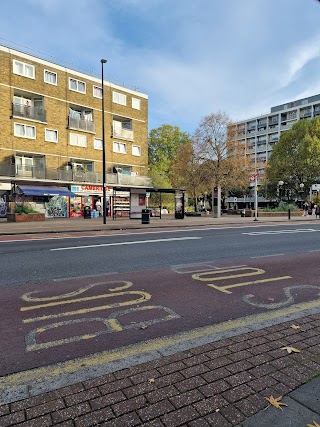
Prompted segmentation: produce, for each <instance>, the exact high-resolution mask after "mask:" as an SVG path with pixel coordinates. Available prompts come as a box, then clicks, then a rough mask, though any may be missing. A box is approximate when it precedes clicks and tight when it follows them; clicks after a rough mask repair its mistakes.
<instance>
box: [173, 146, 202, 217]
mask: <svg viewBox="0 0 320 427" xmlns="http://www.w3.org/2000/svg"><path fill="white" fill-rule="evenodd" d="M172 184H173V186H175V187H179V188H184V189H186V190H187V192H188V193H189V194H190V195H191V196H192V198H193V202H194V210H195V211H197V210H198V204H197V200H198V196H199V194H200V193H202V192H203V191H205V190H206V188H207V182H206V171H205V170H204V168H203V165H202V164H201V162H200V159H199V157H198V155H197V153H196V152H195V149H194V146H193V144H192V142H191V141H190V142H189V143H188V144H184V145H181V146H180V147H179V148H178V150H177V153H176V158H175V162H174V168H173V173H172Z"/></svg>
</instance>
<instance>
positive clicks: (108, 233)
mask: <svg viewBox="0 0 320 427" xmlns="http://www.w3.org/2000/svg"><path fill="white" fill-rule="evenodd" d="M281 225H283V224H259V225H243V224H241V225H237V226H223V225H221V226H218V227H207V226H203V227H200V228H180V229H178V228H177V229H174V230H164V229H160V228H161V225H160V226H159V228H158V229H156V230H154V231H143V232H141V231H140V229H137V230H136V231H135V232H128V233H117V231H118V230H106V232H105V233H103V234H92V235H81V236H77V235H74V236H73V235H70V234H69V235H68V236H59V235H58V236H50V237H41V236H39V237H32V238H30V239H28V238H20V239H19V238H16V239H13V240H4V239H6V236H8V235H2V236H1V235H0V244H1V243H17V242H19V243H28V242H32V241H39V240H44V241H45V240H66V239H90V238H94V237H110V236H111V237H113V236H131V235H133V236H136V235H139V236H141V235H144V234H162V233H184V232H192V231H208V230H241V229H243V228H257V227H259V228H260V227H280V226H281ZM313 231H320V230H313ZM86 232H89V233H94V232H95V231H94V230H91V231H86ZM59 233H61V234H64V232H57V234H59ZM69 233H70V232H69ZM75 233H81V231H80V230H79V231H76V232H75ZM82 233H85V232H82ZM253 233H255V234H256V233H258V234H261V233H264V232H261V233H260V232H252V233H242V234H250V235H251V234H253ZM41 234H48V231H43V233H41Z"/></svg>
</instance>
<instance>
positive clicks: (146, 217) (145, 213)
mask: <svg viewBox="0 0 320 427" xmlns="http://www.w3.org/2000/svg"><path fill="white" fill-rule="evenodd" d="M141 224H150V209H142V213H141Z"/></svg>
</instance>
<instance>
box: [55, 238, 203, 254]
mask: <svg viewBox="0 0 320 427" xmlns="http://www.w3.org/2000/svg"><path fill="white" fill-rule="evenodd" d="M199 239H202V237H177V238H173V239H157V240H137V241H135V242H118V243H102V244H100V245H87V246H70V247H67V248H55V249H50V251H67V250H72V249H88V248H100V247H102V246H122V245H137V244H139V243H160V242H172V241H176V240H199Z"/></svg>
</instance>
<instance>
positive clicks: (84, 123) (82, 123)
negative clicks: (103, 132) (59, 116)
mask: <svg viewBox="0 0 320 427" xmlns="http://www.w3.org/2000/svg"><path fill="white" fill-rule="evenodd" d="M69 129H75V130H84V131H86V132H94V121H91V120H84V119H75V118H74V117H71V116H69Z"/></svg>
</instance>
